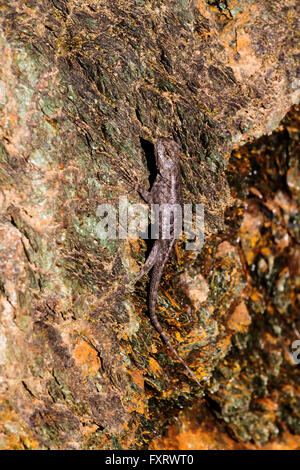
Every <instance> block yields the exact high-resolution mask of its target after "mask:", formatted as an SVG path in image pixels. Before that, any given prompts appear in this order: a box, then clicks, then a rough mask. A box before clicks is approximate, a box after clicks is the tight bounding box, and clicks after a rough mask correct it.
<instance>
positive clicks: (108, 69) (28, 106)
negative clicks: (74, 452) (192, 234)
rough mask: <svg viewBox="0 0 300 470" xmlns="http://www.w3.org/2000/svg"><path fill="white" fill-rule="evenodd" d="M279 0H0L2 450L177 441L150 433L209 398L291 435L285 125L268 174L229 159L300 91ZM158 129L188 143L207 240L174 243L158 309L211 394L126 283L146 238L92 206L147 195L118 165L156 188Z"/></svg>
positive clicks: (265, 434)
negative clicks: (103, 218) (112, 223)
mask: <svg viewBox="0 0 300 470" xmlns="http://www.w3.org/2000/svg"><path fill="white" fill-rule="evenodd" d="M274 3H275V4H273V3H272V2H268V1H267V0H264V1H263V0H261V1H256V2H254V1H250V0H241V1H240V2H237V1H227V2H218V1H211V0H210V1H204V0H202V1H200V0H199V2H198V3H196V2H190V1H187V0H181V1H180V0H173V1H172V0H168V1H167V0H152V1H147V0H135V1H133V0H119V1H117V2H112V1H111V0H102V1H96V0H90V1H86V0H84V1H79V0H76V1H68V0H52V1H50V0H49V1H47V0H46V1H44V2H38V1H37V0H24V1H15V2H13V1H8V2H5V3H4V4H2V5H1V14H0V15H1V36H0V50H1V58H2V67H1V71H0V73H1V76H0V80H1V81H0V106H1V115H0V134H1V141H0V204H1V214H0V233H1V235H0V400H1V401H0V447H1V448H9V449H12V448H18V449H22V448H34V449H36V448H42V449H44V448H52V449H62V448H64V449H71V448H89V449H92V448H99V449H104V448H125V449H129V448H144V447H147V446H148V445H149V442H150V441H152V443H151V446H153V447H155V446H159V445H161V446H168V445H169V446H170V448H173V445H172V444H170V442H169V443H168V444H166V443H165V444H162V443H160V444H158V443H157V442H156V441H154V440H153V439H154V438H155V437H157V436H160V435H161V432H162V429H163V428H164V427H165V426H166V425H167V424H168V423H169V422H170V424H171V423H172V420H173V419H174V417H176V415H177V414H178V410H179V409H182V408H184V410H188V409H189V408H192V409H194V410H195V409H197V410H198V416H199V419H200V417H201V416H205V413H213V412H214V411H213V410H215V409H216V411H215V415H214V419H215V420H219V421H217V424H215V426H217V425H218V424H219V425H220V426H224V429H225V431H224V433H225V432H230V433H232V434H233V435H234V438H235V440H236V441H238V442H250V441H252V442H254V443H258V444H260V443H267V442H269V441H270V442H273V441H274V440H277V441H278V442H281V441H280V439H283V437H282V436H283V434H284V432H286V433H293V434H299V429H298V428H297V423H298V422H299V419H298V418H297V413H299V403H298V402H297V400H299V398H298V399H297V385H296V370H295V368H293V367H294V366H293V365H292V364H290V369H288V368H287V367H288V366H287V365H285V362H284V361H287V362H288V359H287V358H288V357H289V354H288V352H287V351H289V349H288V348H289V344H288V341H291V340H292V338H291V336H289V335H288V332H287V333H286V336H284V335H283V336H282V334H281V331H282V328H287V329H288V331H289V332H290V333H289V334H291V331H292V325H293V321H294V315H296V313H295V312H296V301H297V296H296V293H295V290H294V287H295V282H296V273H297V272H298V271H297V269H298V265H297V262H296V261H295V260H297V259H298V258H299V229H298V222H297V217H298V215H297V214H298V213H299V211H298V209H297V207H298V206H297V204H298V202H297V201H298V199H297V198H299V168H298V160H297V154H296V153H293V152H294V150H293V149H294V147H293V145H296V143H295V142H296V138H295V140H292V138H291V135H293V136H294V134H295V132H293V131H291V130H290V128H289V127H285V128H284V131H282V132H284V135H285V136H286V140H285V141H284V142H285V144H284V145H285V147H284V148H283V149H282V152H281V153H280V152H278V153H276V154H275V153H274V154H272V156H271V154H270V155H269V156H268V155H265V154H264V152H263V151H260V152H259V155H258V156H257V157H256V158H257V160H258V161H257V162H256V165H257V166H258V167H259V168H260V169H261V170H260V171H261V179H260V180H259V181H261V183H260V184H261V185H263V184H264V185H265V186H262V187H260V184H259V185H258V186H257V185H256V184H254V181H251V186H250V183H249V181H248V180H247V178H248V177H247V174H246V173H247V171H248V169H249V168H250V166H251V164H252V163H250V160H249V159H248V154H247V152H246V153H245V152H244V151H242V152H241V154H240V157H238V155H239V154H237V155H236V156H235V157H232V159H231V161H230V164H229V167H228V170H227V174H226V171H225V169H226V165H227V161H228V157H229V155H230V152H231V150H232V149H233V148H234V147H237V146H238V145H240V144H241V143H243V142H245V141H246V140H248V139H249V138H253V137H259V136H260V135H263V134H266V133H270V132H271V131H272V130H274V129H275V128H276V127H277V125H278V123H279V121H280V120H281V119H282V118H283V116H284V115H285V114H286V112H287V111H288V109H289V108H290V106H291V105H292V104H293V103H295V102H296V101H297V99H298V98H297V97H298V95H297V90H298V92H299V77H298V78H297V64H298V59H299V48H298V49H297V45H298V44H297V41H296V33H297V23H296V18H297V11H296V5H297V2H296V1H292V0H290V1H283V0H279V1H277V2H274ZM279 132H280V131H279ZM158 136H173V138H175V139H176V140H177V141H178V142H180V143H181V146H182V149H183V154H182V174H183V180H184V189H185V194H184V196H185V200H186V201H189V202H191V201H192V202H201V203H204V204H205V206H206V213H205V221H206V236H207V244H206V245H205V247H204V249H203V250H202V252H201V253H200V254H199V255H197V254H195V253H188V252H186V251H184V249H183V247H182V246H181V244H180V243H179V245H178V248H177V251H176V258H174V259H173V261H172V262H171V263H170V264H169V265H168V267H167V270H166V276H165V279H164V282H163V283H162V289H161V296H160V299H159V309H158V312H159V315H160V318H161V321H162V324H163V326H164V328H165V330H166V331H167V332H168V333H169V334H170V336H171V337H172V339H173V340H174V344H175V345H176V347H177V349H178V351H179V352H180V354H181V355H182V356H183V357H185V359H186V360H187V361H188V363H189V365H190V366H191V367H192V368H193V370H194V371H195V373H196V374H197V376H198V377H199V379H201V380H202V381H203V389H202V390H199V389H198V388H197V387H196V386H195V384H193V383H192V382H190V380H189V379H188V377H187V376H186V375H185V374H184V371H183V370H182V367H181V366H180V364H178V363H177V362H176V361H175V360H174V359H173V358H172V356H171V355H170V353H169V352H168V350H167V349H166V348H165V347H164V346H163V345H162V342H161V340H160V338H159V336H158V335H157V333H156V332H155V330H154V328H153V326H152V325H151V323H150V322H149V320H148V317H147V307H146V292H147V284H146V282H145V281H143V282H141V283H139V284H138V285H137V287H136V289H135V291H134V292H131V291H130V290H129V289H126V288H121V289H120V288H119V284H120V282H121V281H122V279H124V277H125V276H128V275H132V274H133V273H134V272H137V271H138V265H139V263H141V262H142V261H143V259H144V254H145V250H146V245H145V244H144V242H142V241H141V240H136V241H130V240H115V241H114V240H112V241H102V240H99V239H98V238H97V233H96V229H97V223H98V221H99V218H98V217H97V215H96V209H97V206H98V205H99V204H101V203H112V204H118V201H119V196H120V195H124V196H127V197H128V198H130V200H131V201H134V202H137V201H139V198H138V197H137V195H134V194H132V193H130V194H128V190H129V188H128V186H127V185H126V183H125V181H123V180H122V178H120V176H119V172H118V170H119V168H120V167H124V168H126V169H129V170H130V171H131V172H132V174H133V175H134V177H136V178H137V179H138V180H140V181H141V182H142V181H144V183H145V184H147V175H148V174H149V171H148V168H147V160H148V165H149V151H148V150H149V142H153V141H154V140H155V139H156V138H157V137H158ZM293 142H294V143H293ZM262 145H265V144H262ZM290 146H292V148H290ZM273 155H274V156H273ZM267 157H268V158H267ZM259 158H261V160H260V159H259ZM281 158H282V159H284V161H283V163H282V165H280V162H281V160H280V159H281ZM266 162H268V166H266V165H267V163H266ZM275 164H276V165H277V166H276V165H275ZM267 170H268V171H267ZM255 171H257V169H256V167H255ZM253 172H254V170H253ZM241 176H244V178H241ZM227 178H229V183H230V186H229V184H228V181H227ZM250 179H251V178H250ZM254 180H255V181H256V179H255V178H254ZM245 181H246V183H244V185H243V182H245ZM272 182H273V186H272V184H271V183H272ZM284 183H286V185H287V187H286V186H284ZM230 187H231V192H232V195H231V193H230ZM248 188H250V189H251V188H252V189H251V191H252V192H251V191H250V189H249V191H250V192H251V194H253V198H252V200H251V201H250V202H249V206H247V209H246V210H245V208H244V206H243V204H242V203H239V202H237V201H244V200H245V199H247V197H248V196H247V194H248V193H247V191H248ZM264 191H266V192H264ZM268 191H269V192H268ZM261 199H263V201H264V204H262V203H259V201H261ZM226 211H227V212H226ZM276 211H277V212H276ZM270 213H271V214H273V213H274V216H273V217H274V218H275V219H274V220H275V223H274V224H272V223H271V222H268V215H269V214H270ZM228 214H229V215H228ZM228 217H229V218H230V222H229V223H228ZM276 217H277V219H276ZM239 218H240V219H241V220H242V222H241V224H240V228H238V222H237V221H236V219H239ZM232 220H234V223H233V222H232ZM228 224H229V226H230V230H229V228H228ZM236 224H237V225H236ZM268 224H269V225H268ZM297 237H298V238H297ZM264 240H265V241H268V243H266V244H265V241H264ZM271 242H272V243H271ZM264 247H265V248H264ZM267 249H269V251H266V250H267ZM252 266H254V267H253V268H252ZM251 273H252V274H253V273H254V274H255V276H254V275H253V276H251ZM268 276H269V277H268ZM262 279H263V280H264V281H262ZM297 279H298V278H297ZM262 282H264V283H265V286H264V289H261V285H262ZM274 318H275V319H277V320H276V321H277V323H276V321H275V320H274V321H275V323H274V324H273V323H272V321H271V319H274ZM279 320H281V321H282V322H283V325H287V326H284V327H283V326H282V324H281V322H280V321H279ZM272 328H273V329H272ZM274 328H275V330H276V328H277V330H276V331H275V330H274ZM278 328H279V329H278ZM280 328H281V330H280ZM298 328H299V327H298ZM269 329H270V331H269ZM295 329H296V326H295ZM295 334H296V333H295ZM276 335H277V336H276ZM256 342H257V344H256ZM253 344H254V346H253V347H252V345H253ZM262 345H263V346H262ZM250 350H251V351H252V353H250V352H249V351H250ZM261 350H263V351H264V352H263V353H261ZM283 350H284V351H286V357H285V356H284V354H283ZM251 354H252V355H251ZM252 356H253V357H252ZM243 361H244V362H243ZM286 368H287V372H285V370H286ZM265 369H267V372H266V370H265ZM270 369H271V370H272V372H273V375H272V374H271V375H272V377H271V378H270V377H269V373H270ZM282 371H284V372H282ZM276 374H277V375H276ZM282 374H286V377H287V378H286V379H283V378H282ZM273 376H274V378H273ZM276 377H277V378H278V379H277V378H276ZM284 377H285V375H284ZM277 380H278V381H279V382H280V383H279V384H277V382H276V381H277ZM245 383H246V385H245ZM274 383H275V385H274ZM298 387H299V386H298ZM273 390H275V392H274V394H275V395H276V397H275V398H273V395H272V396H271V398H270V397H269V394H272V391H273ZM298 395H299V394H298ZM201 397H203V398H202V400H203V402H202V401H200V398H201ZM226 397H227V398H226ZM255 400H256V401H255ZM201 404H203V406H201V407H200V405H201ZM193 407H196V408H193ZM199 407H200V409H199ZM276 407H277V408H276ZM278 410H279V411H278ZM183 413H184V411H183ZM182 422H185V423H190V422H191V420H189V419H188V414H185V415H184V417H183V418H182ZM207 422H209V419H208V418H207ZM185 426H187V424H185ZM193 426H194V424H193ZM198 427H199V430H200V429H204V428H203V427H202V428H201V426H200V424H199V423H198ZM170 429H171V428H170ZM228 429H229V431H228ZM170 432H171V431H170ZM199 432H200V431H199ZM203 432H205V429H204V431H203ZM178 433H179V430H178ZM286 435H287V434H286ZM288 435H290V434H288ZM208 439H209V438H208ZM214 439H215V437H214ZM228 439H229V438H228ZM286 439H287V440H288V437H286ZM212 440H213V439H212ZM204 441H205V439H204ZM224 441H225V440H224ZM183 442H184V440H183ZM211 442H212V441H211ZM282 442H283V441H282ZM293 442H294V441H293ZM258 444H257V445H258ZM180 445H181V444H180ZM180 445H179V447H180ZM182 445H188V444H182ZM211 445H213V444H211ZM214 445H215V447H218V446H219V447H222V445H223V444H222V442H221V440H219V441H217V444H214ZM253 445H256V444H253ZM293 445H294V444H293ZM224 446H225V444H224ZM291 446H292V444H291ZM181 448H182V447H181Z"/></svg>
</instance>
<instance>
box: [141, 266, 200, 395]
mask: <svg viewBox="0 0 300 470" xmlns="http://www.w3.org/2000/svg"><path fill="white" fill-rule="evenodd" d="M163 269H164V264H163V265H161V266H159V268H158V272H157V273H156V276H154V279H153V282H151V283H150V292H149V314H150V318H151V321H152V323H153V325H154V327H155V328H156V330H157V331H158V333H159V334H160V336H161V338H162V339H163V341H164V342H165V344H166V345H167V347H168V348H169V349H170V351H171V352H172V353H173V355H174V356H175V357H176V359H178V361H180V362H181V364H182V365H183V366H184V368H185V369H186V371H187V372H188V374H189V376H190V377H191V378H192V379H193V380H194V381H195V382H197V384H198V385H199V387H201V384H200V382H199V380H198V379H197V377H196V375H195V374H194V372H193V371H192V370H191V369H190V368H189V366H188V365H187V363H186V362H185V361H184V360H183V359H182V357H181V356H180V355H179V354H178V352H177V351H176V349H175V348H174V346H173V344H172V343H171V340H170V338H169V336H168V335H167V334H166V333H165V332H164V331H163V329H162V327H161V324H160V323H159V320H158V318H157V315H156V293H157V290H158V286H159V281H160V277H161V275H162V272H163Z"/></svg>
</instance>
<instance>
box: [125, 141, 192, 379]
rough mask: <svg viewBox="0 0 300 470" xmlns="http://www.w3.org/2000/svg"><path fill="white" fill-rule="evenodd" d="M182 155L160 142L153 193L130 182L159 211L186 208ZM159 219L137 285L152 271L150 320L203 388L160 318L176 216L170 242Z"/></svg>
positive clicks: (173, 144) (170, 143) (169, 143)
mask: <svg viewBox="0 0 300 470" xmlns="http://www.w3.org/2000/svg"><path fill="white" fill-rule="evenodd" d="M179 155H180V147H179V145H178V144H177V143H176V142H175V141H174V140H173V139H171V138H159V139H158V140H157V144H156V149H155V161H156V168H157V174H156V177H155V180H154V182H153V184H152V187H151V189H150V191H148V190H146V189H144V188H143V187H142V185H140V184H139V183H133V182H132V180H131V181H130V182H131V184H132V186H133V187H134V189H135V190H136V191H137V192H138V193H139V194H140V196H141V197H142V198H143V199H144V201H145V202H146V203H148V204H157V205H159V207H161V205H162V204H169V205H174V204H180V206H181V207H182V189H181V170H180V164H179ZM127 176H128V175H127ZM128 179H129V178H128ZM159 217H160V218H159V238H158V239H157V240H155V242H154V243H153V246H152V248H151V251H150V253H149V255H148V257H147V259H146V261H145V263H144V266H143V267H142V268H141V270H140V272H139V274H138V276H137V277H136V279H135V281H134V282H137V281H138V280H140V279H141V278H142V277H143V276H144V275H146V274H148V273H149V272H150V271H151V279H150V286H149V316H150V319H151V321H152V324H153V325H154V327H155V328H156V330H157V331H158V333H159V334H160V336H161V338H162V339H163V341H164V342H165V344H166V346H167V347H168V348H169V350H170V351H171V352H172V353H173V355H174V356H175V357H176V359H177V360H178V361H180V362H181V364H182V365H183V366H184V368H185V369H186V371H187V372H188V374H189V376H190V377H191V378H192V379H193V380H194V381H195V382H196V383H197V384H198V385H199V386H200V382H199V380H198V379H197V377H196V375H195V374H194V372H193V371H192V370H191V369H190V367H189V366H188V365H187V363H186V362H185V361H184V359H182V357H181V356H180V355H179V354H178V352H177V350H176V349H175V347H174V346H173V344H172V343H171V340H170V338H169V336H168V335H167V334H166V333H165V332H164V330H163V328H162V326H161V324H160V322H159V320H158V317H157V314H156V304H157V296H158V289H159V285H160V281H161V277H162V274H163V271H164V267H165V264H166V262H167V261H168V259H169V255H170V253H171V251H172V248H173V246H174V243H175V230H174V214H173V218H172V216H171V220H170V238H169V239H164V238H163V236H162V234H163V233H165V232H164V230H163V224H164V218H163V217H162V216H161V214H160V216H159Z"/></svg>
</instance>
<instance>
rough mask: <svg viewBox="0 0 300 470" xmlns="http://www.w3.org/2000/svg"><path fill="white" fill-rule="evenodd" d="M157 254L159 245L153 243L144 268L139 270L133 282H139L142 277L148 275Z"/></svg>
mask: <svg viewBox="0 0 300 470" xmlns="http://www.w3.org/2000/svg"><path fill="white" fill-rule="evenodd" d="M158 253H159V244H158V243H157V242H155V243H154V245H153V247H152V249H151V251H150V253H149V255H148V258H147V259H146V261H145V264H144V266H143V267H142V268H141V270H140V272H139V274H138V275H137V277H136V279H135V282H137V281H139V280H140V279H141V278H142V277H143V276H145V275H146V274H148V272H149V271H150V269H152V268H153V266H154V265H155V263H156V261H157V257H158Z"/></svg>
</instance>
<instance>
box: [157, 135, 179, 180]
mask: <svg viewBox="0 0 300 470" xmlns="http://www.w3.org/2000/svg"><path fill="white" fill-rule="evenodd" d="M179 153H180V147H179V145H178V144H177V143H176V142H175V141H174V140H173V139H166V138H160V139H158V141H157V146H156V153H155V157H156V166H157V170H158V172H159V173H160V174H161V175H162V176H164V177H168V176H170V175H171V174H172V173H173V172H174V170H175V169H176V168H177V167H178V161H179Z"/></svg>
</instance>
